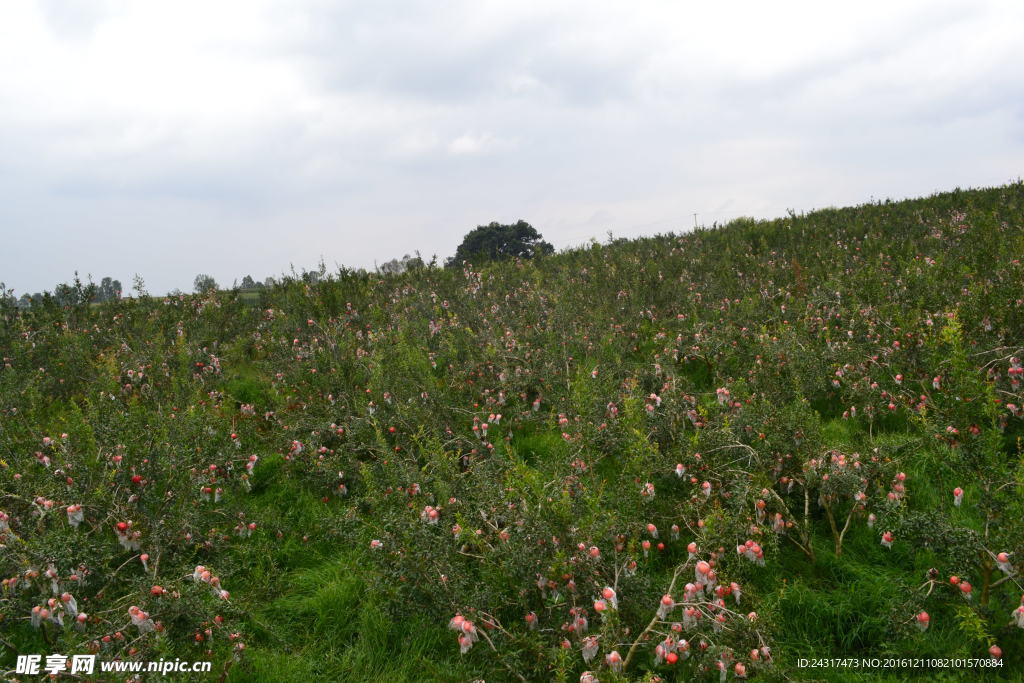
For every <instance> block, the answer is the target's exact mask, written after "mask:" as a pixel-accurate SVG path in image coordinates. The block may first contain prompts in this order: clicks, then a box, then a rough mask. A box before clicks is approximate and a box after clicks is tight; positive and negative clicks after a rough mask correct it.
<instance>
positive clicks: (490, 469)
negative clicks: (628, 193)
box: [0, 183, 1024, 682]
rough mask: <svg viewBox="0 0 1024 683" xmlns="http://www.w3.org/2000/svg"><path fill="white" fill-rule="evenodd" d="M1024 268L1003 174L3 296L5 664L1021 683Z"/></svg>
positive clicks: (324, 674)
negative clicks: (107, 295) (110, 292)
mask: <svg viewBox="0 0 1024 683" xmlns="http://www.w3.org/2000/svg"><path fill="white" fill-rule="evenodd" d="M1022 258H1024V184H1021V183H1016V184H1013V185H1008V186H1004V187H997V188H991V189H981V190H969V191H961V190H957V191H954V192H949V193H943V194H939V195H935V196H932V197H928V198H922V199H915V200H909V201H901V202H885V203H876V204H869V205H864V206H859V207H853V208H845V209H828V210H823V211H816V212H813V213H809V214H807V215H791V216H789V217H787V218H784V219H779V220H774V221H754V220H738V221H733V222H732V223H730V224H728V225H725V226H722V227H716V228H714V229H702V230H697V231H694V232H692V233H685V234H681V235H673V234H669V235H660V236H656V237H651V238H645V239H638V240H615V241H613V242H611V243H608V244H598V243H593V244H592V245H590V246H589V247H587V248H582V249H576V250H571V251H566V252H562V253H558V254H554V255H550V256H543V257H539V258H538V259H536V260H534V261H528V262H503V263H493V264H485V265H480V264H472V265H470V264H466V265H465V267H463V268H457V269H441V268H431V267H422V268H415V269H413V270H411V271H408V272H405V273H402V274H399V275H388V276H382V275H375V274H365V273H355V272H350V271H342V272H339V273H334V274H329V275H326V274H325V276H324V277H320V278H315V279H314V278H307V280H306V281H304V280H303V279H302V278H291V279H287V278H286V279H285V281H284V282H282V283H280V284H279V285H277V286H276V287H274V288H272V289H267V290H264V291H262V292H261V293H259V294H258V296H257V295H254V294H252V293H244V294H243V293H240V292H238V291H224V292H215V293H212V294H210V295H208V296H180V297H175V298H166V299H160V298H150V299H147V298H139V299H135V300H121V301H118V302H111V303H106V304H103V305H100V306H89V305H87V304H85V305H82V306H76V307H68V308H58V307H56V306H55V305H53V304H52V303H51V304H50V305H48V306H43V307H35V308H33V309H30V310H20V311H19V310H16V309H15V308H14V307H13V306H12V305H8V306H7V307H6V308H4V309H3V310H2V312H0V320H2V322H0V355H2V357H3V364H2V366H0V576H2V577H7V578H5V579H4V584H3V592H2V594H0V647H2V651H0V669H3V670H13V669H14V666H15V660H16V654H43V655H46V654H50V653H63V654H67V655H70V654H73V653H96V654H98V655H99V657H100V658H101V659H108V660H109V659H114V658H122V659H126V660H128V659H131V660H140V661H141V660H155V659H159V658H169V659H174V658H176V657H180V658H182V659H186V660H195V661H199V660H212V661H213V662H214V665H213V674H211V675H210V680H213V679H218V678H219V679H225V680H239V681H242V680H244V681H250V680H261V681H283V680H310V679H315V680H319V679H321V678H323V679H331V680H381V681H383V680H388V681H394V680H452V681H470V680H475V679H486V680H488V681H497V680H516V679H522V680H544V681H548V680H561V681H577V680H586V678H581V675H582V674H583V673H584V672H585V671H592V672H593V675H594V676H596V677H598V678H600V680H601V681H604V682H607V681H613V680H627V679H628V680H641V679H642V678H643V677H644V676H652V675H657V676H660V677H661V678H662V679H663V680H689V679H690V678H691V677H696V678H697V679H699V680H718V679H719V669H720V668H724V669H725V670H726V675H727V678H728V679H729V680H731V679H733V678H735V677H738V676H746V677H748V678H751V679H760V680H782V679H785V678H795V679H801V678H809V677H810V678H816V679H819V680H820V679H823V678H824V679H828V680H860V679H863V680H875V679H877V678H883V677H885V676H889V677H892V678H896V679H902V678H907V677H911V676H921V677H928V678H936V677H938V676H940V675H945V676H947V677H949V678H951V679H957V678H959V677H965V678H966V677H977V676H978V675H979V674H982V673H983V674H984V675H988V676H995V677H1002V678H1006V679H1016V678H1018V677H1019V676H1020V675H1021V674H1020V672H1021V670H1022V669H1021V667H1022V665H1024V609H1022V608H1021V605H1022V599H1024V577H1022V576H1021V574H1020V573H1019V569H1018V567H1020V566H1024V496H1022V493H1024V491H1022V487H1024V459H1022V453H1024V451H1022V441H1021V438H1022V437H1024V408H1022V407H1021V406H1024V390H1022V387H1021V382H1022V380H1024V370H1022V366H1021V363H1022V360H1021V359H1024V264H1022V262H1021V259H1022ZM254 299H258V301H255V300H254ZM69 506H70V507H69ZM78 506H81V507H78ZM118 525H121V526H120V527H119V526H118ZM1002 553H1006V555H1001V554H1002ZM143 555H145V557H146V559H145V561H143V560H142V559H141V558H142V556H143ZM204 572H209V573H208V574H204ZM214 579H216V580H214ZM606 589H609V590H607V591H606ZM222 591H227V594H224V593H223V592H222ZM67 595H70V596H71V597H72V600H70V601H69V600H67V599H63V598H62V596H67ZM51 599H52V604H48V601H51ZM72 603H74V609H72V606H71V605H72ZM130 606H134V607H136V608H137V610H138V611H132V612H131V613H129V607H130ZM35 608H39V609H35ZM34 609H35V612H34ZM41 611H44V612H45V613H44V614H43V615H42V616H41V615H40V612H41ZM80 614H85V615H86V616H85V617H84V618H82V617H80V616H79V615H80ZM922 615H924V616H922ZM58 622H61V623H58ZM469 622H472V624H471V625H468V626H466V625H465V624H467V623H469ZM922 626H923V627H925V628H921V627H922ZM595 638H596V639H595ZM684 640H685V645H684V644H683V641H684ZM666 641H667V642H666ZM993 646H995V647H996V648H998V653H999V654H1000V657H1001V659H995V658H993V657H992V656H991V655H990V648H992V647H993ZM657 648H662V649H661V650H660V651H659V650H658V649H657ZM460 650H461V652H460ZM592 651H593V658H592V659H590V660H589V661H585V659H584V658H585V657H587V656H588V655H591V652H592ZM850 657H858V658H880V659H882V661H884V658H973V660H972V662H973V664H972V665H971V666H968V665H966V664H965V665H962V666H957V667H952V668H945V669H942V670H941V672H940V669H938V668H934V667H933V668H930V669H929V668H928V667H926V666H923V665H908V666H902V665H898V664H897V665H896V666H895V667H892V666H890V667H888V668H883V667H882V666H881V665H879V666H874V667H872V666H862V667H860V668H856V669H855V670H851V669H848V668H843V667H839V666H832V667H825V668H801V666H800V664H799V662H800V660H801V659H802V658H850ZM44 659H45V657H44ZM996 665H998V666H996ZM981 667H984V669H985V670H984V672H979V671H978V668H981ZM620 669H621V673H617V671H618V670H620ZM943 672H944V673H943Z"/></svg>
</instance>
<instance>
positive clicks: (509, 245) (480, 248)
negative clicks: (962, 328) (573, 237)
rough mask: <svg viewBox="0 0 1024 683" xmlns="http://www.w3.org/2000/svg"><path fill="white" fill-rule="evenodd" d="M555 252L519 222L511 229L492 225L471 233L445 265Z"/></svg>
mask: <svg viewBox="0 0 1024 683" xmlns="http://www.w3.org/2000/svg"><path fill="white" fill-rule="evenodd" d="M554 250H555V248H554V247H552V246H551V245H550V244H549V243H548V242H545V241H544V240H543V238H542V236H541V234H540V233H539V232H537V229H536V228H534V227H533V226H532V225H530V224H529V223H527V222H526V221H523V220H521V221H518V222H516V223H514V224H512V225H501V224H500V223H491V224H490V225H480V226H477V228H476V229H474V230H472V231H470V232H469V233H468V234H467V235H466V237H465V238H464V239H463V240H462V244H460V245H459V248H458V250H456V252H455V256H454V257H453V258H452V259H451V260H450V261H449V262H448V263H449V265H458V264H461V263H462V262H463V261H471V262H472V261H478V262H479V261H481V260H492V261H493V260H501V259H510V258H533V257H534V256H537V255H538V254H550V253H551V252H553V251H554Z"/></svg>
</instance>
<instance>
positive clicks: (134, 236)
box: [0, 0, 1024, 294]
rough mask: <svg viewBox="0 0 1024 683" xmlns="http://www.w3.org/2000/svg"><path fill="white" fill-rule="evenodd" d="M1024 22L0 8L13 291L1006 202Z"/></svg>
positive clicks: (747, 6) (890, 15) (1017, 132)
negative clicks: (515, 242)
mask: <svg viewBox="0 0 1024 683" xmlns="http://www.w3.org/2000/svg"><path fill="white" fill-rule="evenodd" d="M1022 36H1024V2H1020V0H1007V1H1005V2H999V1H986V0H957V1H951V0H920V1H911V2H901V1H899V0H887V1H885V2H875V1H874V0H871V1H866V0H860V1H859V2H848V3H842V4H841V5H840V3H833V2H822V0H814V1H813V2H787V1H777V2H764V1H763V0H761V1H758V2H738V1H724V0H723V1H720V2H699V3H698V2H681V1H679V0H676V1H673V2H654V1H650V2H643V1H641V0H637V1H636V2H606V1H604V0H587V1H585V2H584V1H580V2H552V1H551V0H545V1H544V2H533V1H527V0H515V1H512V2H491V1H488V0H468V1H465V2H463V1H459V0H451V1H445V2H436V1H435V2H413V1H406V2H393V1H387V0H375V1H374V2H329V1H327V0H280V1H276V0H238V1H234V0H231V1H228V0H202V1H192V0H176V1H175V2H157V1H156V0H153V1H145V2H142V1H135V0H120V1H119V0H109V1H103V0H90V1H85V0H37V1H35V2H32V1H28V0H5V1H4V2H2V3H0V238H2V240H0V281H4V282H6V283H7V286H8V287H13V288H14V289H15V290H16V293H17V294H20V293H23V292H26V291H28V292H33V291H38V290H42V289H52V288H53V286H54V284H56V283H57V282H63V281H68V280H70V279H71V278H72V276H73V274H74V271H76V270H77V271H79V273H81V274H82V275H83V277H84V276H85V275H86V274H91V275H92V276H93V277H94V278H95V279H96V280H97V281H98V280H99V279H100V278H101V277H102V276H104V275H110V276H113V277H116V278H119V279H121V281H122V283H123V284H124V285H125V288H126V289H127V288H129V287H130V283H131V280H132V275H133V273H140V274H141V275H142V276H143V277H144V278H145V281H146V284H147V286H148V289H149V290H150V291H151V292H153V293H164V292H167V291H168V290H171V289H173V288H181V289H183V290H190V289H191V288H192V281H193V279H194V277H195V275H196V274H197V273H201V272H202V273H209V274H211V275H213V276H214V277H215V278H216V279H217V280H218V281H219V282H220V283H221V284H222V285H230V284H231V282H232V280H234V279H236V278H238V279H241V277H242V276H243V275H245V274H247V273H249V274H252V275H253V276H255V277H257V278H258V279H262V278H264V277H266V276H267V275H276V274H279V273H281V272H282V271H285V270H288V269H289V265H290V264H294V266H295V267H296V269H297V270H301V269H303V268H312V267H314V266H315V265H316V263H317V262H318V261H319V260H320V259H321V257H322V258H323V259H324V261H325V262H326V263H327V265H328V267H329V268H333V267H334V266H335V264H341V265H345V266H365V267H372V266H373V265H374V263H375V262H378V263H380V262H384V261H386V260H389V259H391V258H393V257H396V256H401V255H402V254H404V253H409V252H412V251H414V250H417V249H418V250H420V251H421V252H422V253H423V255H424V256H425V257H427V258H429V257H430V255H432V254H435V253H436V254H438V255H439V256H440V257H442V258H444V257H447V256H450V255H451V254H452V253H454V251H455V247H456V246H457V245H458V243H459V242H460V241H461V238H462V236H463V235H464V234H465V233H466V232H468V231H469V230H470V229H472V228H473V227H475V226H476V225H479V224H485V223H488V222H490V221H492V220H496V221H500V222H513V221H515V220H517V219H520V218H522V219H525V220H527V221H529V222H530V223H531V224H533V225H534V226H535V227H536V228H537V229H538V230H540V231H541V232H542V233H543V234H544V236H545V238H547V239H548V240H549V241H550V242H552V243H554V244H555V246H556V247H564V246H568V245H577V244H581V243H584V242H585V241H586V240H587V239H589V238H591V237H597V238H598V239H601V240H603V239H605V238H606V234H607V232H608V231H612V232H613V233H614V234H615V235H616V236H627V237H628V236H637V235H649V234H654V233H657V232H667V231H669V230H676V231H679V230H683V229H686V228H687V227H689V226H692V225H693V220H694V219H693V214H694V213H698V214H699V217H698V220H699V221H700V222H701V223H706V224H710V223H712V222H713V221H716V220H717V221H720V222H721V221H724V220H729V219H730V218H734V217H736V216H738V215H753V216H757V217H774V216H778V215H783V214H784V213H785V212H786V210H787V209H790V208H792V209H795V210H797V211H804V210H810V209H813V208H820V207H824V206H831V205H835V206H839V205H848V204H857V203H863V202H866V201H869V200H871V199H872V198H874V199H879V198H887V197H891V198H903V197H907V196H919V195H922V194H930V193H932V192H935V191H940V190H948V189H952V188H954V187H957V186H960V187H979V186H990V185H998V184H1003V183H1006V182H1009V181H1011V180H1014V179H1016V178H1018V177H1020V176H1021V175H1022V167H1024V72H1022V70H1021V69H1022V67H1021V65H1022V64H1024V38H1022Z"/></svg>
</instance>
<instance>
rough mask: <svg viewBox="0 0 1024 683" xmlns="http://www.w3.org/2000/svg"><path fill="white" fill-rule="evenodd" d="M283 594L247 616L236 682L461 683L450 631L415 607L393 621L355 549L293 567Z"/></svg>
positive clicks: (462, 670) (463, 675) (463, 674)
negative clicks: (246, 640) (247, 634)
mask: <svg viewBox="0 0 1024 683" xmlns="http://www.w3.org/2000/svg"><path fill="white" fill-rule="evenodd" d="M284 583H285V585H286V586H287V587H286V589H285V592H284V593H282V594H281V595H280V596H279V597H277V598H276V599H274V600H273V601H271V602H270V603H269V604H268V605H266V606H265V607H264V608H263V609H260V610H258V611H256V612H255V613H254V614H252V616H251V618H250V622H251V629H252V633H253V638H252V640H251V644H250V647H249V649H248V651H247V652H246V656H245V659H244V660H243V661H242V663H240V664H239V665H238V666H237V667H236V668H235V669H234V670H233V671H232V673H231V676H230V680H233V681H267V682H268V683H269V682H275V683H277V682H281V681H309V680H346V681H349V680H351V681H356V680H358V681H423V680H431V681H447V680H451V681H464V680H471V679H473V678H474V677H476V676H478V675H479V672H474V671H472V670H471V669H470V667H468V666H466V665H464V663H463V662H462V661H461V660H460V659H459V654H458V648H457V646H456V644H455V638H454V636H453V635H452V634H451V633H450V632H448V631H447V630H446V629H445V628H444V627H443V626H442V625H439V624H434V623H429V622H426V621H425V620H424V619H423V618H422V617H420V616H418V615H416V614H415V612H414V611H413V612H412V613H411V614H410V615H409V616H406V617H404V618H400V619H399V618H392V617H390V616H389V615H388V614H387V613H386V611H385V610H384V609H383V608H382V607H381V605H380V604H379V602H378V600H377V598H376V597H375V596H374V594H373V593H372V592H371V591H369V590H368V586H367V584H366V577H365V575H364V573H363V570H362V566H361V564H360V561H359V559H358V554H357V553H354V552H352V553H348V554H340V555H336V556H334V557H331V558H329V559H327V560H325V561H324V562H322V563H321V564H319V565H317V566H315V567H312V568H309V569H303V570H298V571H293V572H290V573H289V575H288V576H287V577H286V579H285V581H284Z"/></svg>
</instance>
